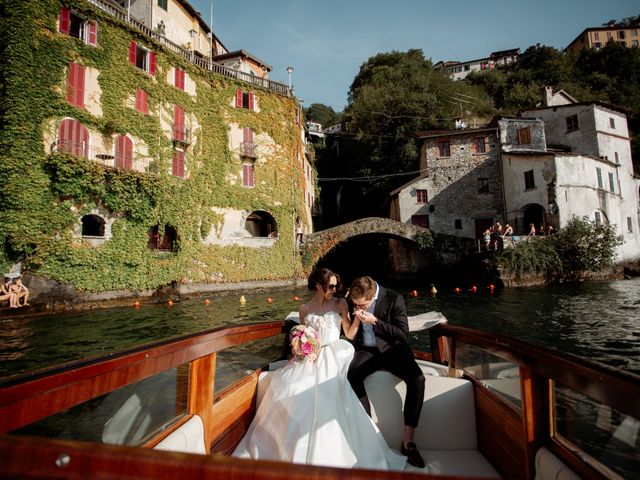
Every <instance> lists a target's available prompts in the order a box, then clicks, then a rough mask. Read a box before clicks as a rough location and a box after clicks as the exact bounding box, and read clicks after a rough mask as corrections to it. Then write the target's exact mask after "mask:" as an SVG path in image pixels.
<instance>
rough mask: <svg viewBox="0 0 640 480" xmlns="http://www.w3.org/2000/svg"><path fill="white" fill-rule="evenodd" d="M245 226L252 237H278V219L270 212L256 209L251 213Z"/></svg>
mask: <svg viewBox="0 0 640 480" xmlns="http://www.w3.org/2000/svg"><path fill="white" fill-rule="evenodd" d="M244 228H245V229H246V230H247V232H249V233H250V234H251V236H252V237H276V236H277V234H278V230H277V228H276V221H275V219H274V218H273V217H272V216H271V214H270V213H269V212H265V211H263V210H256V211H253V212H251V213H250V214H249V216H248V217H247V221H246V222H245V224H244Z"/></svg>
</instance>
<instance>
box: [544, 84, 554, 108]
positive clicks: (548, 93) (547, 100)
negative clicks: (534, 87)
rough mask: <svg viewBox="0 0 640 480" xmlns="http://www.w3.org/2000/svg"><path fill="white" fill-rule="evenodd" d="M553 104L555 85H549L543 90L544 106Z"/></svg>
mask: <svg viewBox="0 0 640 480" xmlns="http://www.w3.org/2000/svg"><path fill="white" fill-rule="evenodd" d="M551 105H553V87H552V86H550V85H547V86H545V87H544V90H543V92H542V106H543V107H550V106H551Z"/></svg>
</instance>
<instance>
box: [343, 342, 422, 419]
mask: <svg viewBox="0 0 640 480" xmlns="http://www.w3.org/2000/svg"><path fill="white" fill-rule="evenodd" d="M378 370H387V371H388V372H391V373H392V374H393V375H395V376H396V377H398V378H400V379H401V380H402V381H403V382H404V383H405V384H406V386H407V396H406V398H405V400H404V424H405V425H407V426H409V427H417V426H418V421H419V420H420V412H421V411H422V403H423V401H424V384H425V379H424V375H423V373H422V370H421V369H420V367H419V366H418V364H417V363H416V360H415V358H414V356H413V352H412V351H411V349H410V348H409V346H408V345H399V346H395V347H392V348H389V349H387V350H385V351H384V352H381V351H380V350H379V349H378V347H365V346H360V347H359V348H358V349H357V350H356V352H355V355H354V356H353V360H352V361H351V364H350V365H349V372H348V374H347V377H348V379H349V383H350V384H351V388H353V390H354V391H355V393H356V395H357V396H358V399H360V403H362V406H363V407H364V409H365V410H366V412H367V413H368V414H369V416H371V403H370V402H369V397H368V396H367V391H366V389H365V388H364V380H365V379H366V378H367V377H368V376H369V375H371V374H372V373H373V372H375V371H378Z"/></svg>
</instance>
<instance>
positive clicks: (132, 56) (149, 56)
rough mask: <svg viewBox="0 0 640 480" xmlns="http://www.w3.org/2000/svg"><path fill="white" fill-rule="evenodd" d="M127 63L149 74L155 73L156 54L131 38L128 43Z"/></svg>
mask: <svg viewBox="0 0 640 480" xmlns="http://www.w3.org/2000/svg"><path fill="white" fill-rule="evenodd" d="M129 63H131V65H134V66H136V67H138V68H139V69H140V70H144V71H145V72H147V73H148V74H150V75H155V74H156V54H155V52H152V51H150V50H147V49H146V48H144V47H142V46H140V45H138V44H137V43H136V42H134V41H133V40H131V44H130V45H129Z"/></svg>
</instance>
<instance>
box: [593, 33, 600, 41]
mask: <svg viewBox="0 0 640 480" xmlns="http://www.w3.org/2000/svg"><path fill="white" fill-rule="evenodd" d="M593 38H594V39H595V40H600V34H599V33H598V32H593Z"/></svg>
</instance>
